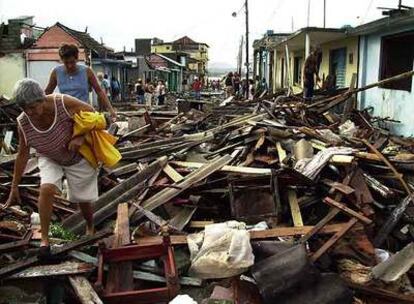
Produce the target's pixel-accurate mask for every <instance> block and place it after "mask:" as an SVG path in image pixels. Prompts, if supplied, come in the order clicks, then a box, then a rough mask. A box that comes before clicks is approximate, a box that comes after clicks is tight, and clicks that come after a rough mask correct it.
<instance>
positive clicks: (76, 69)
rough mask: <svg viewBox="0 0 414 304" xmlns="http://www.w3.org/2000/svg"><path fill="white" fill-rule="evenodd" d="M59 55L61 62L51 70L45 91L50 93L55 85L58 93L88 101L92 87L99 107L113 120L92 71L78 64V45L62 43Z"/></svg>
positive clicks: (110, 110)
mask: <svg viewBox="0 0 414 304" xmlns="http://www.w3.org/2000/svg"><path fill="white" fill-rule="evenodd" d="M59 56H60V59H61V60H62V62H63V64H62V65H59V66H57V67H56V68H54V69H53V70H52V73H51V74H50V78H49V83H48V85H47V87H46V89H45V93H46V94H52V93H53V91H54V90H55V88H56V86H57V87H58V89H59V92H60V93H62V94H67V95H70V96H73V97H76V98H78V99H79V100H82V101H84V102H88V100H89V88H90V87H92V88H93V89H94V90H95V92H96V94H97V95H98V101H99V104H100V108H103V109H106V110H107V111H108V112H109V113H110V115H111V117H112V120H113V121H115V120H116V113H115V110H114V108H113V107H112V105H111V102H110V101H109V99H108V96H106V94H105V92H104V91H103V90H102V88H101V86H100V85H99V82H98V80H97V79H96V76H95V74H94V72H93V71H92V69H91V68H90V67H87V66H85V65H82V64H78V57H79V49H78V47H77V46H76V45H73V44H64V45H62V46H61V47H60V49H59Z"/></svg>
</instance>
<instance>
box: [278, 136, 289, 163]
mask: <svg viewBox="0 0 414 304" xmlns="http://www.w3.org/2000/svg"><path fill="white" fill-rule="evenodd" d="M276 149H277V154H278V155H279V162H280V164H282V163H283V160H284V159H285V158H286V156H287V155H286V151H285V149H283V147H282V144H281V143H280V142H279V141H278V142H277V143H276Z"/></svg>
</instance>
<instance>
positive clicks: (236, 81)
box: [233, 72, 240, 97]
mask: <svg viewBox="0 0 414 304" xmlns="http://www.w3.org/2000/svg"><path fill="white" fill-rule="evenodd" d="M233 92H234V94H235V95H236V97H238V96H239V94H240V76H239V74H238V73H237V72H236V73H234V76H233Z"/></svg>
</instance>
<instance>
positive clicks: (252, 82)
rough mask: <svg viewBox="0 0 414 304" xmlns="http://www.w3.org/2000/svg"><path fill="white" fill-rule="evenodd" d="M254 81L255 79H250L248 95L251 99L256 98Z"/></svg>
mask: <svg viewBox="0 0 414 304" xmlns="http://www.w3.org/2000/svg"><path fill="white" fill-rule="evenodd" d="M254 93H255V92H254V81H253V79H249V95H248V99H249V100H253V98H254Z"/></svg>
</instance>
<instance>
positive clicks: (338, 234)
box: [310, 217, 358, 262]
mask: <svg viewBox="0 0 414 304" xmlns="http://www.w3.org/2000/svg"><path fill="white" fill-rule="evenodd" d="M357 222H358V220H357V219H356V218H354V217H353V218H351V219H350V220H349V222H348V223H346V224H345V225H344V226H343V227H342V229H340V230H339V231H337V232H336V233H335V234H334V235H333V236H331V238H330V239H329V240H328V241H327V242H326V243H324V244H323V245H322V247H320V248H319V249H318V250H317V251H316V252H315V253H314V254H312V256H311V257H310V260H311V261H312V262H315V261H316V260H318V259H319V258H320V257H321V256H322V255H323V254H324V253H325V252H327V251H328V250H329V249H330V248H331V247H332V246H333V245H335V244H336V242H338V241H339V239H341V238H342V237H343V236H344V235H345V234H346V233H347V232H348V231H349V230H350V229H351V228H352V227H353V226H354V225H355V224H356V223H357Z"/></svg>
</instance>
